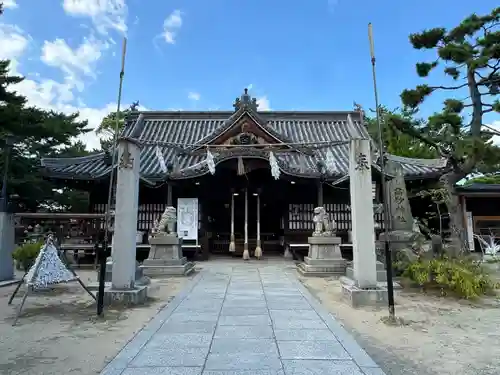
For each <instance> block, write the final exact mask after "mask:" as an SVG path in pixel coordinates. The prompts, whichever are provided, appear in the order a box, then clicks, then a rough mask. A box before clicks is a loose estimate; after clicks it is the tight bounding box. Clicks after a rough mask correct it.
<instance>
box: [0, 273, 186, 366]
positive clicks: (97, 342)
mask: <svg viewBox="0 0 500 375" xmlns="http://www.w3.org/2000/svg"><path fill="white" fill-rule="evenodd" d="M78 274H79V275H80V277H81V279H82V280H83V281H84V282H86V283H88V282H91V281H95V279H96V272H95V271H88V270H82V271H78ZM188 280H189V278H168V279H156V280H153V282H152V287H151V288H150V296H151V298H150V299H149V301H148V302H147V304H146V305H144V306H141V307H136V308H133V309H125V308H121V307H112V308H109V309H107V310H106V311H105V317H104V318H97V317H96V305H95V302H94V300H93V299H92V298H91V297H90V296H89V295H88V294H86V293H85V292H84V291H83V289H82V288H81V286H80V285H79V284H78V283H76V282H73V283H69V284H61V285H58V286H56V287H54V288H53V289H52V290H51V291H48V292H37V293H36V294H33V295H30V296H28V299H27V300H26V304H25V308H24V310H23V314H22V315H21V317H20V319H19V321H18V323H17V325H16V326H15V327H12V322H13V318H14V316H15V310H16V308H17V306H18V304H19V303H20V302H21V297H22V294H23V293H19V297H16V298H15V299H14V302H13V304H12V305H11V306H9V305H7V302H8V299H9V297H10V295H11V294H12V292H13V291H14V288H15V286H10V287H4V288H1V289H0V374H2V375H21V374H23V375H49V374H50V375H52V374H54V375H56V374H57V375H65V374H72V375H91V374H99V372H100V371H101V369H102V368H103V367H104V366H105V365H106V364H107V363H108V362H109V361H110V360H111V359H112V358H113V357H114V356H115V355H116V354H117V353H118V351H119V350H120V349H121V348H122V347H123V346H124V345H125V344H126V343H127V342H128V341H129V340H130V339H131V338H132V337H133V336H134V334H135V333H136V332H138V331H139V330H140V329H141V328H142V327H143V326H144V325H145V324H146V323H147V322H148V321H149V320H151V318H153V317H154V316H155V315H156V313H157V312H158V310H160V309H162V308H163V307H164V306H165V305H167V304H168V302H169V301H170V300H171V299H172V298H173V296H175V295H176V294H177V293H178V292H179V291H180V290H181V289H182V287H183V286H184V285H185V284H186V283H187V282H188Z"/></svg>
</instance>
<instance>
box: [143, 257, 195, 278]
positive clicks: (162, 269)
mask: <svg viewBox="0 0 500 375" xmlns="http://www.w3.org/2000/svg"><path fill="white" fill-rule="evenodd" d="M141 269H142V271H143V272H144V274H145V275H147V276H187V275H189V274H190V273H191V272H193V271H194V263H192V262H188V261H187V260H186V257H182V258H181V259H169V260H164V259H146V260H145V261H144V263H143V264H142V266H141Z"/></svg>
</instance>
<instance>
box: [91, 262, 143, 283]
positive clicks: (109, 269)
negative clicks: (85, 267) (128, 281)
mask: <svg viewBox="0 0 500 375" xmlns="http://www.w3.org/2000/svg"><path fill="white" fill-rule="evenodd" d="M97 275H98V276H99V272H97ZM112 279H113V260H108V261H107V262H106V275H105V276H104V281H105V282H106V283H111V281H112ZM150 283H151V280H149V278H148V277H147V276H144V272H143V271H142V269H141V267H140V265H139V262H136V267H135V285H149V284H150Z"/></svg>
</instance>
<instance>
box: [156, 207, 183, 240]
mask: <svg viewBox="0 0 500 375" xmlns="http://www.w3.org/2000/svg"><path fill="white" fill-rule="evenodd" d="M176 223H177V210H176V209H175V207H172V206H167V208H165V211H164V212H163V214H162V215H161V216H160V217H159V218H158V220H157V221H156V223H155V226H154V227H153V229H152V231H151V235H152V236H153V237H154V236H156V235H168V236H176V235H177V232H176V231H175V224H176Z"/></svg>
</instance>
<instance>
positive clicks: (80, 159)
mask: <svg viewBox="0 0 500 375" xmlns="http://www.w3.org/2000/svg"><path fill="white" fill-rule="evenodd" d="M105 155H106V153H105V152H99V153H96V154H92V155H85V156H74V157H69V158H42V159H41V164H42V167H47V166H64V165H77V164H82V163H88V162H92V161H96V160H100V159H103V158H104V156H105Z"/></svg>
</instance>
